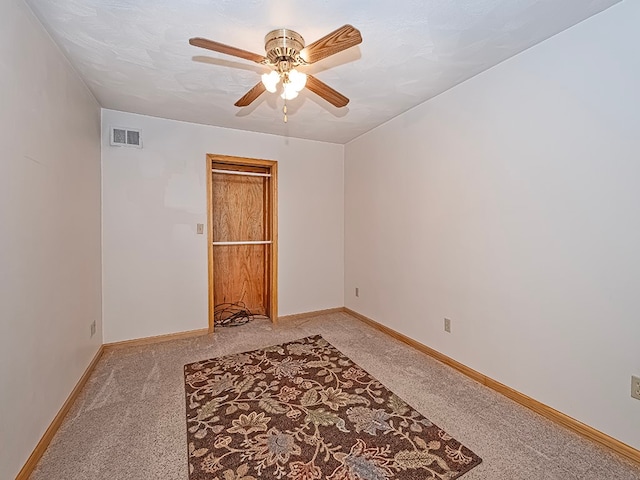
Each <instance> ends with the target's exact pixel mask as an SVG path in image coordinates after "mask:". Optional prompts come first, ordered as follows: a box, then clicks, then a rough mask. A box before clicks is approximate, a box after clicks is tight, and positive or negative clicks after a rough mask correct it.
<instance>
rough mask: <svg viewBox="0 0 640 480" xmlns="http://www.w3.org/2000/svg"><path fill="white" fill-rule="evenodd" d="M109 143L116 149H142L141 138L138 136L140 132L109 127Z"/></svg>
mask: <svg viewBox="0 0 640 480" xmlns="http://www.w3.org/2000/svg"><path fill="white" fill-rule="evenodd" d="M109 143H110V144H111V145H115V146H118V147H136V148H142V136H141V135H140V130H132V129H130V128H122V127H111V138H110V141H109Z"/></svg>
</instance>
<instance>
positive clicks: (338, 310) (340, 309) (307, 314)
mask: <svg viewBox="0 0 640 480" xmlns="http://www.w3.org/2000/svg"><path fill="white" fill-rule="evenodd" d="M344 311H345V309H344V307H338V308H327V309H326V310H315V311H313V312H303V313H294V314H292V315H285V316H284V317H280V318H278V320H284V321H289V320H300V319H302V318H311V317H317V316H319V315H329V314H331V313H342V312H344Z"/></svg>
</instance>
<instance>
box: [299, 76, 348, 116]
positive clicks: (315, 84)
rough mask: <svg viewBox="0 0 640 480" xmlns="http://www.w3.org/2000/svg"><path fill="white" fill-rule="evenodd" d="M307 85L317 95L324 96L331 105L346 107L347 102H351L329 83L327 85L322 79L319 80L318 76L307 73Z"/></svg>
mask: <svg viewBox="0 0 640 480" xmlns="http://www.w3.org/2000/svg"><path fill="white" fill-rule="evenodd" d="M306 87H307V88H308V89H309V90H311V91H312V92H313V93H315V94H316V95H319V96H320V97H322V98H324V99H325V100H326V101H327V102H329V103H330V104H331V105H335V106H336V107H338V108H339V107H344V106H346V105H347V103H349V99H348V98H347V97H345V96H344V95H342V94H341V93H339V92H337V91H335V90H334V89H333V88H331V87H330V86H329V85H327V84H326V83H324V82H323V81H321V80H318V79H317V78H316V77H314V76H312V75H307V85H306Z"/></svg>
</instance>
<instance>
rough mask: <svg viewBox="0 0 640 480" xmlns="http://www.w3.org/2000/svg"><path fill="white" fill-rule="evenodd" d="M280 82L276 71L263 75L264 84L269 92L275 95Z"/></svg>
mask: <svg viewBox="0 0 640 480" xmlns="http://www.w3.org/2000/svg"><path fill="white" fill-rule="evenodd" d="M278 82H280V75H279V74H278V72H276V71H275V70H272V71H271V72H269V73H263V74H262V84H263V85H264V88H266V89H267V91H268V92H271V93H274V92H275V91H276V89H277V85H278Z"/></svg>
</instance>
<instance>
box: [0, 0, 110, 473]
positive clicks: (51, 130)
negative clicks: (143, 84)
mask: <svg viewBox="0 0 640 480" xmlns="http://www.w3.org/2000/svg"><path fill="white" fill-rule="evenodd" d="M0 92H2V100H1V101H0V104H1V107H0V149H1V150H2V160H1V161H0V229H1V230H0V232H1V233H0V412H1V414H0V445H1V447H0V478H14V477H15V475H16V474H17V473H18V471H19V470H20V468H21V467H22V465H23V464H24V462H25V461H26V460H27V458H28V457H29V455H30V454H31V452H32V450H33V449H34V447H35V446H36V444H37V442H38V441H39V440H40V438H41V437H42V434H43V433H44V431H45V430H46V428H47V427H48V426H49V424H50V423H51V421H52V420H53V418H54V416H55V415H56V413H57V412H58V410H59V409H60V407H61V406H62V404H63V403H64V401H65V400H66V398H67V397H68V395H69V394H70V393H71V391H72V389H73V387H74V386H75V384H76V383H77V381H78V380H79V379H80V377H81V375H82V373H83V371H84V370H85V368H86V367H87V366H88V364H89V362H90V361H91V359H92V357H93V356H94V355H95V353H96V352H97V350H98V348H99V346H100V344H101V342H102V338H101V334H100V331H101V325H100V320H101V266H100V108H99V106H98V104H97V102H96V101H95V99H94V98H93V97H92V95H91V94H90V93H89V91H88V90H87V89H86V87H85V86H84V84H83V83H82V82H81V81H80V80H79V79H78V77H77V75H76V74H75V72H74V71H73V70H72V69H71V67H70V66H69V64H68V62H67V61H66V59H65V58H64V56H63V55H62V54H61V53H60V51H59V50H58V49H57V47H56V46H55V45H54V44H53V42H52V41H51V40H50V38H49V37H48V35H47V34H46V33H45V31H44V29H43V28H42V27H41V25H40V24H39V23H38V21H37V20H35V17H34V16H33V15H32V13H31V12H30V11H29V9H28V8H27V7H26V6H25V4H24V3H23V2H22V1H21V0H7V1H3V2H0ZM94 320H95V321H96V322H97V330H98V333H97V334H96V335H95V336H94V337H93V338H89V336H90V324H91V322H92V321H94Z"/></svg>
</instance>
